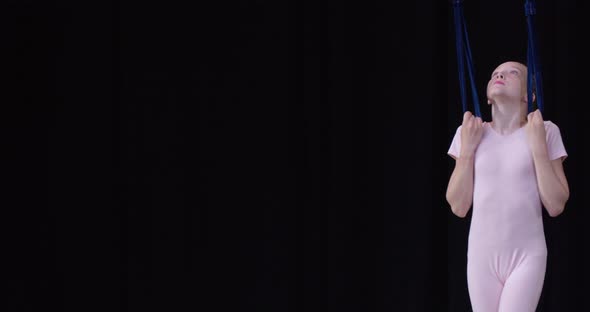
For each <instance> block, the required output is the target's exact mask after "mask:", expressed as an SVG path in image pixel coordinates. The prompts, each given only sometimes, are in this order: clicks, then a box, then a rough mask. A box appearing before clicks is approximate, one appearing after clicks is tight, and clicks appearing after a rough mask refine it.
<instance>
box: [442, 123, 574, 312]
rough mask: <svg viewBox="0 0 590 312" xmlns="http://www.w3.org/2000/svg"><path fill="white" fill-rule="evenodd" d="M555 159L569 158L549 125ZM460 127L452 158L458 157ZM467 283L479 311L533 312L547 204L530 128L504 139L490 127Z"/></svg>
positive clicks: (478, 155) (479, 168)
mask: <svg viewBox="0 0 590 312" xmlns="http://www.w3.org/2000/svg"><path fill="white" fill-rule="evenodd" d="M545 129H546V132H547V149H548V152H549V157H550V159H551V160H554V159H557V158H560V157H563V158H564V159H565V157H567V153H566V151H565V148H564V145H563V142H562V138H561V134H560V131H559V128H558V127H557V125H555V124H554V123H553V122H551V121H545ZM460 151H461V126H459V128H458V129H457V131H456V133H455V136H454V138H453V142H452V143H451V146H450V148H449V151H448V154H449V155H451V156H454V157H456V158H458V157H459V156H460ZM473 182H474V185H473V211H472V218H471V225H470V229H469V239H468V246H467V248H468V250H467V284H468V290H469V297H470V300H471V306H472V308H473V311H474V312H487V311H493V312H498V311H501V312H508V311H510V312H528V311H530V312H534V311H535V309H536V307H537V304H538V301H539V299H540V296H541V291H542V288H543V282H544V278H545V269H546V263H547V261H546V260H547V246H546V244H545V233H544V230H543V219H542V209H543V208H542V204H541V199H540V197H539V191H538V188H537V181H536V175H535V169H534V164H533V158H532V154H531V151H530V149H529V145H528V142H527V137H526V131H525V128H524V127H522V128H519V129H518V130H516V131H514V132H512V133H510V134H508V135H500V134H499V133H498V132H496V131H495V130H494V129H493V128H492V127H491V126H490V125H489V123H485V124H484V129H483V135H482V139H481V142H480V144H479V145H478V148H477V150H476V152H475V168H474V181H473Z"/></svg>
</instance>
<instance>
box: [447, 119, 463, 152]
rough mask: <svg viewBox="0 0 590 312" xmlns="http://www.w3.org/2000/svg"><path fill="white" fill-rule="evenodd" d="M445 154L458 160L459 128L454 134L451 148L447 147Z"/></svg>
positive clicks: (459, 150)
mask: <svg viewBox="0 0 590 312" xmlns="http://www.w3.org/2000/svg"><path fill="white" fill-rule="evenodd" d="M447 154H448V155H450V156H453V157H454V158H455V159H456V158H459V154H461V126H459V127H457V131H456V132H455V136H454V137H453V141H452V142H451V147H449V150H448V151H447Z"/></svg>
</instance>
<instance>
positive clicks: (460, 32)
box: [453, 0, 481, 117]
mask: <svg viewBox="0 0 590 312" xmlns="http://www.w3.org/2000/svg"><path fill="white" fill-rule="evenodd" d="M462 3H463V0H453V13H454V16H455V38H456V41H455V43H456V48H457V67H458V68H459V89H460V91H461V103H462V104H463V112H465V111H467V94H466V93H467V92H466V90H465V89H466V83H465V64H464V61H466V62H467V71H468V73H469V82H470V83H471V95H472V96H473V108H474V110H475V116H477V117H481V113H480V111H479V100H478V97H477V88H476V86H475V79H474V76H475V73H474V72H475V71H474V69H473V59H472V57H471V49H470V47H469V38H468V36H467V24H466V23H465V16H464V15H463V6H462ZM465 59H466V60H465Z"/></svg>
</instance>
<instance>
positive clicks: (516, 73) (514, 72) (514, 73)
mask: <svg viewBox="0 0 590 312" xmlns="http://www.w3.org/2000/svg"><path fill="white" fill-rule="evenodd" d="M510 73H511V74H513V75H518V72H517V71H516V70H513V71H511V72H510Z"/></svg>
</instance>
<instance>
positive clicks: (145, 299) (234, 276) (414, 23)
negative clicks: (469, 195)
mask: <svg viewBox="0 0 590 312" xmlns="http://www.w3.org/2000/svg"><path fill="white" fill-rule="evenodd" d="M523 4H524V1H522V2H521V1H508V0H501V1H494V2H489V1H477V2H476V1H466V3H465V4H464V7H465V15H466V19H467V23H468V31H469V39H470V43H471V48H472V51H473V57H474V61H475V64H474V65H475V68H476V80H477V82H478V85H477V87H478V92H479V94H480V99H481V102H482V110H483V112H484V119H486V118H487V119H489V109H488V108H487V106H486V105H485V98H483V97H482V95H483V94H484V87H485V83H486V80H487V77H488V76H489V74H490V73H491V71H492V70H493V69H494V68H495V67H496V66H497V65H498V64H500V63H501V62H503V61H506V60H512V59H515V60H520V61H525V60H526V58H525V56H526V54H525V52H526V50H525V49H526V24H525V16H524V8H523ZM586 7H587V4H584V3H583V2H578V1H549V0H544V1H537V15H536V23H537V31H538V34H539V53H540V56H541V64H542V66H543V67H542V70H543V75H544V77H543V78H544V80H543V82H544V93H545V111H544V117H545V119H546V120H552V121H553V122H554V123H556V124H557V125H558V126H559V127H560V129H561V133H562V136H563V140H564V144H565V146H566V149H567V151H568V153H569V158H568V159H567V160H566V162H565V163H564V168H565V171H566V175H567V176H568V180H569V183H570V190H571V196H570V201H569V202H568V204H567V206H566V210H565V212H564V213H563V214H562V215H561V216H559V217H558V218H550V217H548V215H547V214H546V213H544V217H545V231H546V234H547V245H548V250H549V258H548V267H547V275H546V280H545V286H544V289H543V294H542V297H541V302H540V304H539V308H538V311H586V310H588V309H589V308H590V307H589V306H588V303H587V301H586V300H584V299H585V298H584V295H585V294H586V293H587V291H588V286H587V283H586V282H585V281H586V280H588V279H589V278H590V276H589V273H588V270H586V268H585V264H586V263H587V262H588V256H587V251H588V247H587V244H586V241H587V238H588V235H589V234H588V230H587V228H588V227H587V226H586V224H585V221H586V220H587V212H586V210H585V209H584V208H585V207H586V206H587V198H586V197H584V194H585V192H587V190H588V183H587V182H586V181H585V180H584V177H585V176H587V175H588V169H587V166H586V165H585V163H584V160H585V158H586V155H587V154H586V153H587V152H586V150H587V148H588V143H587V142H588V141H587V140H586V136H587V134H588V130H587V122H586V120H585V115H584V113H583V110H585V108H586V107H585V106H586V98H587V92H588V85H587V80H586V79H587V73H588V62H587V60H586V59H585V57H586V55H588V53H587V52H588V51H587V49H586V48H583V45H584V43H585V40H586V39H585V38H587V37H588V33H587V32H586V30H583V29H582V28H584V26H585V24H586V22H587V20H586V16H585V12H586V9H587V8H586ZM1 11H2V18H1V20H2V29H3V31H2V33H3V34H4V36H3V38H4V40H3V41H4V42H3V46H4V47H5V51H8V52H9V53H8V56H5V58H4V59H3V61H4V62H3V64H4V66H3V69H2V74H3V76H4V81H5V83H4V84H3V86H4V92H3V95H4V101H3V103H2V105H1V107H2V112H1V113H0V118H1V120H2V122H1V123H0V125H1V127H2V131H1V136H2V143H3V146H4V148H3V149H2V153H1V155H2V163H3V164H4V166H3V171H2V174H1V176H2V180H3V181H4V185H5V186H4V187H3V188H2V191H3V192H2V193H3V194H2V198H3V199H4V200H3V202H4V204H3V207H2V208H3V209H2V211H3V212H4V215H3V218H2V221H3V222H2V227H1V228H2V230H3V232H4V233H3V237H4V239H5V244H4V245H3V247H4V248H3V255H4V257H3V258H4V259H8V260H9V261H8V264H7V265H5V266H4V267H5V270H6V272H7V274H6V275H5V276H6V278H5V279H4V280H5V281H6V282H7V283H8V284H9V289H10V290H12V292H11V293H9V296H10V297H11V299H12V300H10V301H8V302H7V303H8V304H10V305H11V306H10V307H8V308H7V309H5V310H6V311H40V310H49V309H52V310H57V311H470V305H469V298H468V294H467V285H466V275H465V267H466V251H467V250H466V246H467V235H468V229H469V222H470V214H469V215H468V217H467V218H465V219H460V218H458V217H456V216H454V215H453V214H452V213H451V212H450V209H449V206H448V204H447V203H446V201H445V198H444V193H445V190H446V185H447V182H448V177H449V176H450V173H451V170H452V166H453V163H452V159H451V158H450V157H448V156H447V155H446V151H447V149H448V147H449V144H450V142H451V139H452V136H453V134H454V132H455V130H456V127H457V126H458V125H459V123H460V120H461V116H462V112H461V107H460V102H459V99H458V94H459V89H458V78H457V64H456V54H455V53H456V52H455V44H454V40H455V38H454V29H453V19H452V10H451V6H450V2H449V1H434V0H431V1H415V2H399V3H398V2H394V1H368V2H367V1H364V2H352V3H347V2H343V1H310V2H304V1H290V2H282V1H238V2H214V3H213V4H211V3H209V4H201V3H200V2H184V3H183V2H163V1H162V2H157V3H156V2H154V3H151V2H145V1H144V2H139V1H137V2H131V1H120V2H100V1H94V2H87V1H83V2H73V1H72V2H65V1H55V2H45V1H7V2H6V3H5V4H4V5H3V9H2V10H1Z"/></svg>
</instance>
